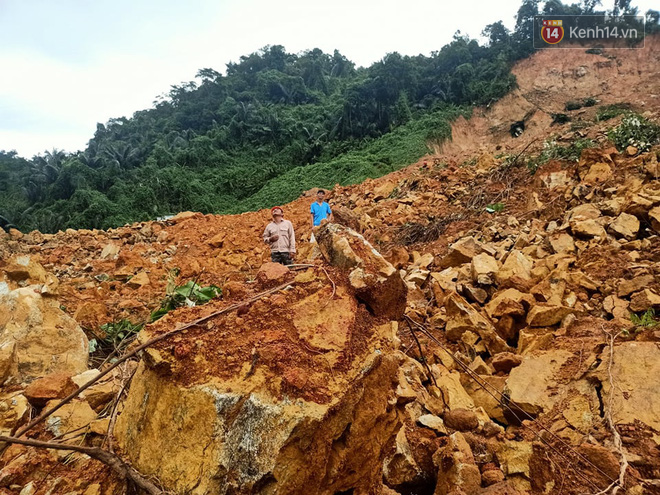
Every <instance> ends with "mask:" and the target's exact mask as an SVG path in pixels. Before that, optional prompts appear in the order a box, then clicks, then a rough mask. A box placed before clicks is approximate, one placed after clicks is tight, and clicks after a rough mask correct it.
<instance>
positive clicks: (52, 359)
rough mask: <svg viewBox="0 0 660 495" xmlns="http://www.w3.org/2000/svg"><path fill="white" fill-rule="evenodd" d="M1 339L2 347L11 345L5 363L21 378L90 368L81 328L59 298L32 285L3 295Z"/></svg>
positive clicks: (31, 378) (0, 298) (27, 380)
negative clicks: (60, 304) (64, 308)
mask: <svg viewBox="0 0 660 495" xmlns="http://www.w3.org/2000/svg"><path fill="white" fill-rule="evenodd" d="M0 342H1V345H2V348H3V349H4V348H6V347H11V348H12V352H11V354H10V355H9V358H8V360H9V362H8V363H5V365H7V366H8V367H9V368H10V369H11V370H12V371H11V372H10V374H11V375H13V376H14V377H15V378H16V379H17V380H18V381H19V382H29V381H31V380H33V379H34V378H38V377H40V376H44V375H47V374H49V373H54V372H62V373H69V374H70V375H75V374H77V373H80V372H82V371H84V370H86V369H87V360H88V357H89V352H88V342H87V337H86V336H85V334H84V333H83V331H82V329H81V328H80V327H79V326H78V324H77V323H76V321H75V320H74V319H73V318H71V317H69V316H67V315H66V314H65V313H64V312H63V311H62V310H61V309H60V307H59V305H58V303H57V301H54V300H52V299H48V298H44V297H42V296H41V295H40V294H38V293H37V292H35V291H34V289H32V288H29V287H26V288H21V289H16V290H13V291H9V292H8V293H7V294H4V295H0ZM3 368H4V365H3Z"/></svg>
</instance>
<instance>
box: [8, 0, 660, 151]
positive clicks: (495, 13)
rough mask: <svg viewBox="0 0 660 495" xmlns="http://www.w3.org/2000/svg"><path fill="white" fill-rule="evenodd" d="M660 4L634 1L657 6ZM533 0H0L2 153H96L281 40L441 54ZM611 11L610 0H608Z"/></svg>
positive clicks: (356, 56)
mask: <svg viewBox="0 0 660 495" xmlns="http://www.w3.org/2000/svg"><path fill="white" fill-rule="evenodd" d="M655 1H657V0H638V1H633V4H635V5H637V6H638V7H640V11H642V12H645V11H646V10H647V9H649V8H651V7H652V4H654V3H655ZM520 3H521V0H499V1H497V2H496V1H493V0H458V1H457V0H451V1H448V0H406V1H401V0H396V1H394V0H381V1H379V2H376V1H373V0H372V1H362V0H333V1H331V2H329V1H328V2H314V1H310V0H305V1H303V0H280V1H279V2H275V1H273V0H231V1H227V0H57V1H53V0H0V71H1V72H0V150H1V149H5V150H12V149H15V150H16V151H18V152H19V154H21V155H23V156H26V157H31V156H32V155H34V154H36V153H40V152H43V151H44V150H46V149H52V148H58V149H65V150H67V151H76V150H79V149H84V148H85V146H86V144H87V141H88V140H89V139H90V138H91V137H92V135H93V133H94V130H95V129H96V123H97V122H106V121H107V120H108V119H110V118H112V117H122V116H130V115H132V114H133V112H135V111H137V110H141V109H145V108H149V107H151V106H152V104H153V101H154V100H155V98H156V97H157V96H158V95H161V94H163V93H165V92H167V91H168V90H169V87H170V86H171V85H173V84H179V83H181V82H183V81H189V80H192V79H193V78H194V76H195V74H196V72H197V70H198V69H201V68H206V67H210V68H213V69H216V70H218V71H221V72H224V68H225V64H226V63H227V62H229V61H237V60H238V58H239V57H240V56H241V55H245V54H249V53H251V52H254V51H256V50H258V49H259V48H261V47H263V46H265V45H268V44H271V45H275V44H280V45H284V46H285V47H286V49H287V50H288V51H290V52H299V51H302V50H306V49H311V48H321V49H322V50H323V51H325V52H330V53H332V51H333V50H334V49H335V48H337V49H338V50H339V51H341V52H342V53H343V54H344V55H346V56H347V57H348V58H349V59H350V60H352V61H354V62H355V63H357V64H358V65H369V64H371V63H373V62H375V61H377V60H379V59H381V58H382V57H383V56H384V55H385V54H386V53H388V52H392V51H398V52H399V53H402V54H404V55H417V54H419V53H423V54H429V53H430V52H431V51H434V50H438V49H440V48H441V47H442V46H443V45H444V44H446V43H447V42H448V41H450V40H451V37H452V35H453V34H454V32H455V31H456V30H460V31H461V32H463V33H467V34H469V35H470V36H472V37H477V36H479V34H480V32H481V30H482V29H483V28H484V27H485V26H486V25H487V24H490V23H492V22H495V21H498V20H502V21H504V23H505V25H506V26H507V27H509V28H512V27H513V25H514V23H515V21H514V16H515V13H516V11H517V9H518V7H519V5H520ZM605 3H606V5H607V6H608V7H609V5H608V4H609V3H610V2H605Z"/></svg>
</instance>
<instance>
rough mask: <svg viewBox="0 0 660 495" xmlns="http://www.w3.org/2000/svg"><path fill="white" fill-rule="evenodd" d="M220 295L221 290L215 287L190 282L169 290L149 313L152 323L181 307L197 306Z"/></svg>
mask: <svg viewBox="0 0 660 495" xmlns="http://www.w3.org/2000/svg"><path fill="white" fill-rule="evenodd" d="M221 294H222V289H221V288H220V287H217V286H215V285H209V286H208V287H202V286H201V285H199V284H197V283H196V282H193V281H192V280H191V281H189V282H187V283H186V284H184V285H181V286H179V287H174V288H173V289H171V290H169V291H168V293H167V296H166V297H165V299H164V300H163V302H162V303H161V306H160V308H159V309H157V310H156V311H153V312H152V313H151V321H152V322H154V321H156V320H158V319H159V318H162V317H163V316H165V315H166V314H167V313H168V312H170V311H172V310H173V309H176V308H179V307H181V306H199V305H201V304H206V303H207V302H209V301H210V300H211V299H213V298H215V297H218V296H220V295H221Z"/></svg>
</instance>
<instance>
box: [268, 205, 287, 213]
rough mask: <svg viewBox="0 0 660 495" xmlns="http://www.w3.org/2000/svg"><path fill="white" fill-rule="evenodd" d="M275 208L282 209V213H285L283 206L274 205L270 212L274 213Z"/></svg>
mask: <svg viewBox="0 0 660 495" xmlns="http://www.w3.org/2000/svg"><path fill="white" fill-rule="evenodd" d="M275 210H280V211H281V212H282V214H284V210H283V209H282V207H281V206H273V207H272V208H271V209H270V213H271V214H272V213H273V212H274V211H275Z"/></svg>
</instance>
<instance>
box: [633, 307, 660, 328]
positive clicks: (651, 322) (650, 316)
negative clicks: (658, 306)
mask: <svg viewBox="0 0 660 495" xmlns="http://www.w3.org/2000/svg"><path fill="white" fill-rule="evenodd" d="M630 321H631V322H632V323H633V325H635V326H636V327H647V328H650V327H655V326H657V325H659V324H660V321H658V320H656V318H655V310H654V309H653V308H651V309H648V310H647V311H646V312H644V313H641V314H635V313H630Z"/></svg>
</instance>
